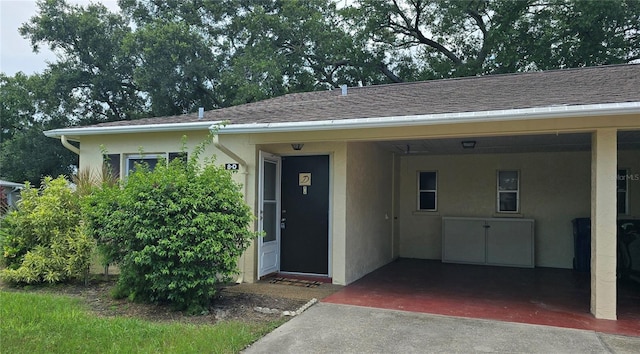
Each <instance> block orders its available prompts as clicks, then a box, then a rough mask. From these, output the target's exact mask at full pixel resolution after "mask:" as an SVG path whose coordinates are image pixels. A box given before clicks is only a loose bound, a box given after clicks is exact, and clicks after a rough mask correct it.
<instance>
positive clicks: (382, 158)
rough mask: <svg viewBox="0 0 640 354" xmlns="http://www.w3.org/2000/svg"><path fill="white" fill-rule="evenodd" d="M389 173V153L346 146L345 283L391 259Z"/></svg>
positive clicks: (367, 146)
mask: <svg viewBox="0 0 640 354" xmlns="http://www.w3.org/2000/svg"><path fill="white" fill-rule="evenodd" d="M392 172H393V156H392V154H391V153H390V152H386V151H383V150H380V149H379V148H378V147H377V146H376V145H375V144H372V143H349V144H348V145H347V188H346V191H347V199H346V202H347V207H346V212H347V214H346V220H347V224H346V227H347V229H346V235H347V238H346V257H347V260H348V262H347V268H346V282H347V283H350V282H353V281H355V280H357V279H358V278H360V277H362V276H363V275H365V274H367V273H369V272H371V271H373V270H374V269H376V268H378V267H380V266H382V265H384V264H386V263H388V262H390V261H391V260H392V257H393V254H392V244H393V240H392V222H391V219H392V210H391V209H392V199H391V196H392V190H393V185H392Z"/></svg>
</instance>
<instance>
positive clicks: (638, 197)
mask: <svg viewBox="0 0 640 354" xmlns="http://www.w3.org/2000/svg"><path fill="white" fill-rule="evenodd" d="M619 156H620V157H619V166H621V167H627V168H630V169H631V171H632V173H639V172H638V171H640V153H639V152H638V151H621V152H620V153H619ZM400 160H401V172H400V184H401V187H400V188H401V190H400V199H401V203H400V213H399V219H400V256H401V257H411V258H425V259H441V250H442V243H441V233H442V225H441V218H442V217H443V216H462V217H464V216H469V217H494V216H499V215H497V214H496V211H495V210H496V171H497V170H500V169H515V170H519V171H520V192H521V195H520V200H521V204H520V207H521V213H520V215H518V216H519V217H525V218H531V219H535V221H536V225H535V232H536V235H535V238H536V242H535V252H536V266H539V267H557V268H571V267H572V266H573V236H572V235H573V234H572V225H571V220H572V219H574V218H576V217H589V215H590V193H591V192H590V191H591V155H590V152H558V153H551V154H548V153H527V154H493V155H456V156H402V157H401V158H400ZM417 171H438V211H437V212H418V211H416V209H417V206H416V204H417V203H416V193H417V192H416V188H417V181H416V178H417ZM629 184H630V185H629V190H630V207H629V209H630V211H631V215H630V216H632V217H633V216H635V217H640V181H638V182H637V183H636V184H635V185H634V182H633V181H630V183H629Z"/></svg>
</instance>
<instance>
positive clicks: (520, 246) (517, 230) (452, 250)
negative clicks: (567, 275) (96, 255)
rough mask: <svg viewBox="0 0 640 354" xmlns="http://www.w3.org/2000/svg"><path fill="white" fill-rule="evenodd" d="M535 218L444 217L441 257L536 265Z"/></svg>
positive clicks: (469, 260)
mask: <svg viewBox="0 0 640 354" xmlns="http://www.w3.org/2000/svg"><path fill="white" fill-rule="evenodd" d="M534 245H535V237H534V220H532V219H509V218H464V217H444V218H442V261H443V262H446V263H468V264H485V265H497V266H510V267H523V268H533V267H534V266H535V250H534V248H535V246H534Z"/></svg>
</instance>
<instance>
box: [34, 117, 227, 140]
mask: <svg viewBox="0 0 640 354" xmlns="http://www.w3.org/2000/svg"><path fill="white" fill-rule="evenodd" d="M220 123H222V122H221V121H210V120H209V121H204V120H203V121H201V122H189V123H164V124H144V125H123V126H108V127H84V128H83V127H77V128H61V129H53V130H47V131H45V132H44V135H45V136H48V137H50V138H60V137H61V136H63V135H65V136H69V137H79V136H85V135H108V134H132V133H143V132H144V133H161V132H177V131H191V130H211V128H212V127H214V126H217V125H218V124H220Z"/></svg>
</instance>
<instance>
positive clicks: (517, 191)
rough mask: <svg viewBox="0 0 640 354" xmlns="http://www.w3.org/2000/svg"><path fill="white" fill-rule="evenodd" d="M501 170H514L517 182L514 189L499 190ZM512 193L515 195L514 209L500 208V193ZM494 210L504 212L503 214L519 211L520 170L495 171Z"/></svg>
mask: <svg viewBox="0 0 640 354" xmlns="http://www.w3.org/2000/svg"><path fill="white" fill-rule="evenodd" d="M502 172H515V173H516V178H517V183H516V189H515V190H500V173H502ZM507 193H509V194H512V193H515V195H516V210H502V209H501V207H500V196H501V195H502V194H507ZM496 212H498V213H504V214H518V213H520V170H498V171H497V172H496Z"/></svg>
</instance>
